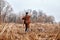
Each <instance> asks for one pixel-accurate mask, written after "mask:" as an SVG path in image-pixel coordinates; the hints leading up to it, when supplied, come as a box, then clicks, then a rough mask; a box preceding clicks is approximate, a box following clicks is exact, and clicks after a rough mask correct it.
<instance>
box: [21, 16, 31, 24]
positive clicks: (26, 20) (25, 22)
mask: <svg viewBox="0 0 60 40" xmlns="http://www.w3.org/2000/svg"><path fill="white" fill-rule="evenodd" d="M22 20H24V24H30V22H31V20H30V16H29V15H26V16H24V17H23V18H22Z"/></svg>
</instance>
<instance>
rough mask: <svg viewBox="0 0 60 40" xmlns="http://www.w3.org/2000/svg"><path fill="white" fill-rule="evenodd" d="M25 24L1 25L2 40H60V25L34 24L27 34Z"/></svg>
mask: <svg viewBox="0 0 60 40" xmlns="http://www.w3.org/2000/svg"><path fill="white" fill-rule="evenodd" d="M24 30H25V26H23V24H16V23H3V24H2V25H0V40H60V26H59V24H48V23H34V24H32V23H31V24H30V28H29V31H28V32H25V31H24Z"/></svg>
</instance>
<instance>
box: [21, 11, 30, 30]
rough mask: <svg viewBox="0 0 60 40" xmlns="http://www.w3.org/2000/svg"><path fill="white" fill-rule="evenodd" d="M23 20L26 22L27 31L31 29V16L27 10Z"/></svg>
mask: <svg viewBox="0 0 60 40" xmlns="http://www.w3.org/2000/svg"><path fill="white" fill-rule="evenodd" d="M22 20H24V24H25V31H28V30H29V24H30V22H31V21H30V16H29V15H28V12H26V15H25V16H24V17H23V18H22Z"/></svg>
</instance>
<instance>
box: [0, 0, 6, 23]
mask: <svg viewBox="0 0 60 40" xmlns="http://www.w3.org/2000/svg"><path fill="white" fill-rule="evenodd" d="M4 6H5V2H4V0H0V24H1V11H2V10H3V8H4Z"/></svg>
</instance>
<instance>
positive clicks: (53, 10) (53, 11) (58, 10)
mask: <svg viewBox="0 0 60 40" xmlns="http://www.w3.org/2000/svg"><path fill="white" fill-rule="evenodd" d="M7 2H9V3H10V4H11V5H12V7H13V9H14V11H15V12H19V11H23V10H24V9H25V10H26V9H32V10H33V9H35V10H43V12H45V13H46V14H48V15H53V16H54V17H55V19H56V21H60V0H7Z"/></svg>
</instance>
